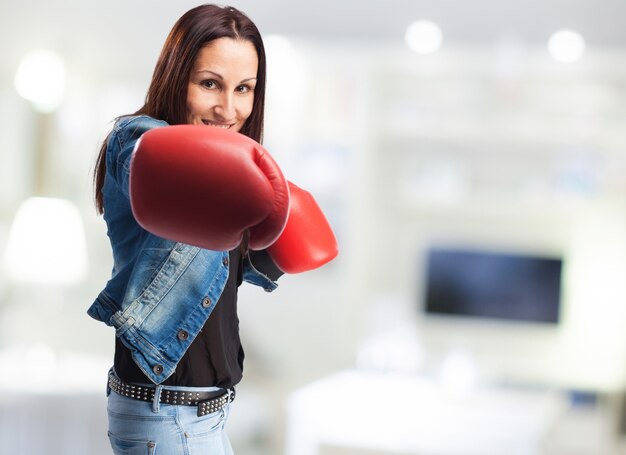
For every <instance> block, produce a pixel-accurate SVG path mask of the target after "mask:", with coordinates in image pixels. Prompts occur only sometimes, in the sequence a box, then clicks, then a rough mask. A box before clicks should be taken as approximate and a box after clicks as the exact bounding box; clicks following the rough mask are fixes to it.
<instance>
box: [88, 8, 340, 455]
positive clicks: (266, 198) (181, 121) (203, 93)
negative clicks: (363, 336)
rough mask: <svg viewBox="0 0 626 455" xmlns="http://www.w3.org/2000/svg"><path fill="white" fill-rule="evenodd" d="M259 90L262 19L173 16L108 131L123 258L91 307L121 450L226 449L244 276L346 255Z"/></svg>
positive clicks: (105, 147)
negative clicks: (110, 337) (267, 140)
mask: <svg viewBox="0 0 626 455" xmlns="http://www.w3.org/2000/svg"><path fill="white" fill-rule="evenodd" d="M264 102H265V51H264V48H263V42H262V40H261V36H260V34H259V32H258V30H257V28H256V26H255V25H254V24H253V23H252V22H251V21H250V19H249V18H248V17H247V16H245V15H244V14H243V13H241V12H240V11H238V10H236V9H234V8H230V7H219V6H214V5H203V6H200V7H197V8H194V9H192V10H190V11H188V12H187V13H185V14H184V15H183V16H182V17H181V18H180V19H179V20H178V22H177V23H176V24H175V25H174V28H173V29H172V31H171V33H170V35H169V36H168V38H167V40H166V42H165V45H164V47H163V50H162V52H161V55H160V57H159V60H158V61H157V64H156V68H155V71H154V73H153V77H152V81H151V84H150V87H149V89H148V93H147V96H146V101H145V104H144V105H143V106H142V107H141V108H140V109H139V110H137V111H136V112H135V113H134V114H132V115H127V116H122V117H119V118H118V119H117V121H116V123H115V125H114V127H113V129H112V131H111V132H110V134H109V135H108V137H107V139H106V140H105V141H104V143H103V144H102V147H101V150H100V154H99V156H98V161H97V165H96V171H95V175H94V183H95V197H96V206H97V209H98V211H99V212H100V213H101V214H103V216H104V220H105V221H106V224H107V229H108V232H107V233H108V236H109V239H110V242H111V247H112V250H113V259H114V266H113V272H112V276H111V279H110V280H109V281H108V282H107V284H106V286H105V288H104V290H103V291H102V292H101V293H100V294H99V295H98V297H97V298H96V299H95V301H94V302H93V304H92V305H91V307H90V308H89V310H88V313H89V315H90V316H92V317H93V318H95V319H97V320H99V321H102V322H104V323H105V324H107V325H109V326H113V327H114V328H115V329H116V343H115V358H114V363H113V368H112V369H111V371H110V373H109V378H108V384H109V397H108V416H109V432H108V435H109V439H110V442H111V446H112V447H113V451H114V453H116V454H122V453H123V454H130V455H133V454H146V453H148V454H154V453H159V454H162V453H164V454H168V455H177V454H181V455H182V454H185V455H195V454H201V453H211V454H232V449H231V446H230V442H229V440H228V438H227V437H226V433H225V431H224V425H225V422H226V420H227V417H228V413H229V409H230V403H231V402H232V401H233V399H234V397H235V389H234V387H235V385H237V384H238V383H239V381H241V379H242V376H243V359H244V351H243V348H242V346H241V340H240V337H239V320H238V316H237V293H238V288H239V286H240V285H241V284H242V282H243V281H246V282H249V283H251V284H254V285H256V286H260V287H262V288H263V289H265V290H266V291H272V290H274V289H275V288H276V287H277V283H276V280H277V279H278V278H279V277H280V276H281V275H282V274H283V273H285V272H286V273H299V272H303V271H307V270H311V269H313V268H317V267H319V266H321V265H323V264H324V263H326V262H328V261H330V260H331V259H333V258H334V257H335V255H336V254H337V245H336V241H335V238H334V235H333V233H332V230H331V229H330V226H329V225H328V223H327V222H326V220H325V218H324V216H323V214H322V213H321V211H320V210H319V207H318V206H317V205H316V203H315V201H314V200H313V199H312V197H310V195H308V193H306V191H304V190H302V189H300V188H299V187H297V186H295V185H293V184H288V182H287V181H286V180H285V177H284V176H283V174H282V171H281V170H280V168H279V167H278V164H277V163H276V162H275V161H274V159H273V158H272V157H271V156H270V154H269V153H268V152H267V150H265V149H264V148H263V147H262V146H261V144H260V142H261V138H262V132H263V116H264V113H263V110H264ZM288 218H289V224H287V219H288Z"/></svg>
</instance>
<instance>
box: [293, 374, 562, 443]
mask: <svg viewBox="0 0 626 455" xmlns="http://www.w3.org/2000/svg"><path fill="white" fill-rule="evenodd" d="M287 406H288V409H287V412H288V428H287V436H286V452H285V453H286V455H317V454H319V453H320V448H321V447H323V446H330V447H345V448H348V447H350V448H355V449H368V450H378V451H388V452H392V453H407V454H420V455H444V454H445V455H457V454H458V455H503V454H507V455H537V454H540V453H541V447H542V444H543V441H544V439H545V437H546V435H547V434H548V432H549V431H550V430H551V428H552V427H553V425H554V423H555V422H556V420H557V419H558V417H559V415H561V413H562V412H563V411H564V410H565V408H566V399H565V396H563V395H561V394H560V393H557V392H551V391H545V390H544V391H538V390H525V389H523V390H520V389H511V388H507V389H502V388H488V389H486V388H481V389H475V390H471V391H469V390H468V391H463V392H461V391H457V392H454V391H451V390H450V389H448V388H446V387H443V386H442V385H440V384H438V383H436V382H435V381H433V380H429V379H426V378H420V377H416V376H400V375H393V374H384V373H377V372H365V371H356V370H354V371H344V372H340V373H337V374H334V375H332V376H330V377H327V378H324V379H322V380H319V381H317V382H315V383H312V384H310V385H307V386H305V387H303V388H301V389H299V390H296V391H295V392H293V393H292V394H291V396H290V397H289V399H288V404H287Z"/></svg>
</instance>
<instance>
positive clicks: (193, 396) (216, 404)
mask: <svg viewBox="0 0 626 455" xmlns="http://www.w3.org/2000/svg"><path fill="white" fill-rule="evenodd" d="M109 388H110V389H111V390H112V391H114V392H115V393H117V394H119V395H122V396H124V397H128V398H133V399H135V400H141V401H150V402H151V401H153V400H154V394H155V393H156V387H150V386H141V385H135V384H128V383H126V382H123V381H121V380H120V379H119V378H118V377H116V376H115V375H113V374H109ZM234 399H235V389H234V388H231V389H225V392H193V391H188V390H168V389H167V388H162V389H161V394H160V397H159V403H163V404H172V405H183V406H197V407H198V417H202V416H205V415H207V414H211V413H213V412H216V411H219V410H221V409H222V408H224V407H225V406H226V405H227V404H228V403H231V402H232V401H233V400H234Z"/></svg>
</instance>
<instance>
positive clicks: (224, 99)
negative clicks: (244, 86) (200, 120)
mask: <svg viewBox="0 0 626 455" xmlns="http://www.w3.org/2000/svg"><path fill="white" fill-rule="evenodd" d="M215 113H216V114H217V115H219V116H220V117H222V119H223V120H231V119H232V118H234V117H235V103H234V100H233V97H232V95H231V94H229V93H224V94H222V96H220V99H219V101H218V104H217V105H216V106H215Z"/></svg>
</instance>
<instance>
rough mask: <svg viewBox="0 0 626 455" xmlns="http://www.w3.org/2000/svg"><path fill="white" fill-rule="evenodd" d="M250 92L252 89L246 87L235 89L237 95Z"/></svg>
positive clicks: (241, 86)
mask: <svg viewBox="0 0 626 455" xmlns="http://www.w3.org/2000/svg"><path fill="white" fill-rule="evenodd" d="M250 91H252V88H251V87H249V86H247V85H240V86H239V87H237V92H239V93H248V92H250Z"/></svg>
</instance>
